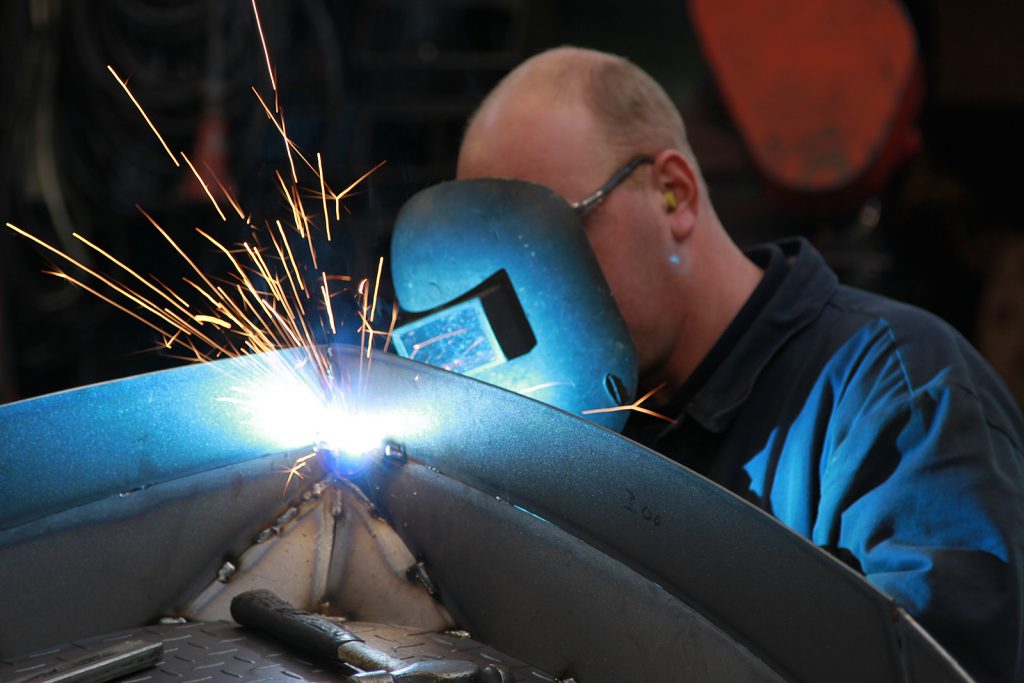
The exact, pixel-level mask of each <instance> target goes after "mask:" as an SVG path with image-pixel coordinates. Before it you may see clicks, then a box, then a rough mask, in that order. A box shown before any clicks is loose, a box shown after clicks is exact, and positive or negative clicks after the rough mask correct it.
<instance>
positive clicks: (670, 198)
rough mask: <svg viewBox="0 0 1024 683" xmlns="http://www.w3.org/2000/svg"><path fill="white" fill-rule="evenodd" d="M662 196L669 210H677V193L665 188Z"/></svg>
mask: <svg viewBox="0 0 1024 683" xmlns="http://www.w3.org/2000/svg"><path fill="white" fill-rule="evenodd" d="M661 196H662V197H664V198H665V204H666V206H667V207H668V210H669V211H675V210H676V195H675V193H674V192H672V190H665V191H664V192H662V193H661Z"/></svg>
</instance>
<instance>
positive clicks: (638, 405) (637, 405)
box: [581, 382, 676, 424]
mask: <svg viewBox="0 0 1024 683" xmlns="http://www.w3.org/2000/svg"><path fill="white" fill-rule="evenodd" d="M667 384H668V382H662V383H661V384H659V385H658V386H656V387H654V388H653V389H651V390H650V391H648V392H647V393H646V394H644V395H643V396H641V397H640V398H638V399H637V400H635V401H633V402H632V403H630V404H629V405H625V406H613V407H611V408H592V409H590V410H584V411H582V413H581V414H582V415H593V414H595V413H614V412H617V411H620V410H632V411H634V412H637V413H643V414H644V415H650V416H651V417H656V418H658V419H659V420H664V421H665V422H668V423H670V424H675V423H676V420H674V419H672V418H671V417H667V416H665V415H662V414H661V413H656V412H654V411H653V410H651V409H650V408H644V407H643V402H644V401H646V400H647V399H649V398H650V397H651V396H654V395H655V394H656V393H658V392H659V391H661V390H662V389H664V388H665V386H666V385H667Z"/></svg>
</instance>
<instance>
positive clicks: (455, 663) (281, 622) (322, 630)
mask: <svg viewBox="0 0 1024 683" xmlns="http://www.w3.org/2000/svg"><path fill="white" fill-rule="evenodd" d="M231 616H232V617H233V618H234V620H235V621H237V622H238V623H239V624H241V625H243V626H248V627H250V628H254V629H257V630H260V631H263V632H265V633H269V634H271V635H273V636H276V637H277V638H280V639H281V640H283V641H284V642H286V643H289V644H291V645H294V646H296V647H298V648H301V649H302V650H305V651H306V652H308V653H310V654H312V655H316V656H319V657H321V658H324V659H330V660H333V661H340V662H342V663H344V664H348V665H350V666H352V667H355V668H357V669H361V670H362V671H363V673H358V674H354V675H352V676H349V677H348V678H347V679H346V683H513V681H514V679H513V678H512V674H511V673H510V672H509V671H508V669H506V668H505V667H503V666H500V665H498V666H495V665H487V666H485V667H484V668H483V669H481V668H480V667H478V666H477V665H476V664H473V663H472V662H467V661H464V660H457V659H441V660H435V661H430V662H417V663H415V664H406V663H405V662H403V661H402V660H400V659H397V658H395V657H392V656H391V655H389V654H388V653H386V652H384V651H382V650H378V649H377V648H375V647H371V646H370V645H367V644H366V643H365V642H364V641H363V640H362V639H361V638H360V637H359V636H357V635H356V634H354V633H352V632H351V631H349V630H347V629H345V628H342V627H341V626H339V625H337V624H336V623H334V622H333V621H330V620H329V619H325V618H324V617H321V616H319V615H316V614H312V613H310V612H307V611H305V610H301V609H299V608H297V607H295V606H293V605H291V604H289V603H288V602H286V601H285V600H282V599H281V598H279V597H278V596H276V595H274V594H273V593H272V592H270V591H268V590H253V591H247V592H245V593H241V594H239V595H236V596H235V598H234V599H233V600H232V601H231Z"/></svg>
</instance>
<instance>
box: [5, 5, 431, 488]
mask: <svg viewBox="0 0 1024 683" xmlns="http://www.w3.org/2000/svg"><path fill="white" fill-rule="evenodd" d="M252 9H253V14H254V16H255V19H256V26H257V30H258V32H259V37H260V42H261V45H262V46H263V53H264V57H265V58H266V64H267V73H268V75H269V77H270V83H271V87H272V89H273V92H274V105H273V110H271V108H270V107H269V106H267V103H266V101H265V100H264V99H263V97H262V96H261V95H260V93H259V92H258V91H257V90H256V88H253V92H254V93H255V94H256V96H257V98H258V99H259V102H260V105H261V106H262V108H263V110H264V111H265V113H266V115H267V117H268V118H269V119H270V120H271V121H272V122H273V124H274V127H275V129H276V130H277V132H278V133H279V134H280V136H281V140H282V142H283V144H284V146H285V149H286V151H287V155H288V162H289V166H290V170H291V178H292V181H291V182H286V181H285V178H284V176H282V174H281V173H280V171H275V176H276V178H277V181H278V183H279V185H280V191H281V195H282V196H283V197H284V201H285V203H286V204H287V207H288V211H289V213H290V217H291V219H290V220H288V219H284V220H282V219H267V220H262V224H263V227H262V228H259V227H258V223H256V222H254V221H253V219H252V214H251V213H249V212H246V210H245V209H244V208H243V207H242V206H241V205H240V204H239V202H238V201H237V199H236V198H235V197H234V196H233V195H232V193H231V192H230V191H229V190H228V188H227V187H226V186H225V185H224V183H222V182H221V181H220V179H219V178H217V177H216V174H215V173H213V171H212V170H211V169H210V167H209V165H205V164H204V165H205V169H206V171H208V172H209V175H208V176H207V177H209V178H212V179H213V181H215V183H216V185H217V187H218V188H219V190H220V192H221V194H222V196H223V197H224V198H226V200H227V202H228V203H229V204H230V205H231V208H232V210H233V211H234V214H235V215H237V217H238V219H239V220H240V221H243V222H244V223H245V225H246V226H247V228H248V229H249V230H250V231H251V233H252V239H251V241H246V242H242V243H240V244H235V245H228V244H225V243H224V242H222V241H221V240H219V239H217V238H216V237H215V236H214V235H213V234H211V233H209V232H207V231H204V230H202V229H200V228H195V230H196V232H197V233H198V234H199V235H201V236H202V237H203V238H204V239H205V240H206V241H208V242H209V243H210V244H211V245H213V247H214V249H215V250H216V251H217V252H219V253H220V254H221V256H222V257H223V259H224V261H223V263H224V265H225V270H226V272H225V273H221V274H218V275H216V276H215V275H213V274H209V273H207V272H205V271H204V270H203V269H201V268H199V267H198V265H197V264H196V262H195V260H193V259H192V258H191V257H190V256H189V255H188V254H187V253H186V252H185V251H184V250H183V249H182V248H181V246H179V244H178V242H177V241H176V240H175V239H174V238H173V237H172V236H171V233H170V232H169V231H168V230H165V229H164V228H163V227H162V226H161V225H160V224H159V223H158V222H157V221H156V220H155V219H154V218H153V217H152V216H151V215H150V214H149V213H147V212H146V211H145V210H144V209H143V208H142V207H138V206H137V207H136V208H138V209H139V211H140V213H141V214H142V215H143V216H144V217H145V219H146V220H147V221H148V223H149V224H150V225H151V226H152V227H153V229H154V230H156V231H157V232H158V233H159V234H160V235H161V237H163V238H164V240H165V241H166V242H167V243H168V244H169V245H170V246H171V248H172V249H173V250H174V252H175V253H176V254H177V255H178V257H180V258H181V259H182V262H183V263H184V264H186V265H187V267H188V269H190V270H191V271H192V273H193V274H188V273H186V275H183V276H181V278H180V282H178V283H177V284H175V283H173V282H172V283H170V284H167V283H164V282H162V281H160V280H158V279H157V278H156V277H154V276H152V275H149V276H146V275H144V274H142V273H140V272H138V271H137V270H135V269H134V268H132V267H131V266H129V265H128V264H127V263H125V262H124V260H122V259H120V258H118V257H116V256H115V255H114V254H112V253H110V252H109V251H107V250H105V249H104V248H102V247H101V246H99V245H98V244H95V243H94V242H92V241H90V240H89V239H87V238H85V237H83V236H82V235H80V234H78V233H73V234H74V237H75V238H76V239H78V240H79V241H81V242H82V243H83V244H85V245H86V246H87V247H88V248H89V249H91V250H92V251H94V252H96V253H98V254H100V255H101V256H102V257H103V258H104V259H105V260H106V262H107V263H109V264H112V265H113V266H114V267H116V269H117V270H118V271H119V272H120V273H121V274H127V276H128V279H127V283H129V284H130V285H131V286H129V284H126V283H125V282H121V281H118V280H116V279H114V278H113V277H112V276H109V275H107V274H105V273H103V272H101V271H100V270H95V269H92V268H90V267H88V266H87V265H85V264H84V263H82V262H81V261H78V260H75V259H74V258H72V257H71V256H69V255H68V254H67V253H65V252H63V251H61V250H59V249H57V248H56V247H54V246H51V245H50V244H48V243H46V242H45V241H44V240H42V239H40V238H38V237H35V236H34V235H32V234H31V233H30V232H28V231H26V230H23V229H22V228H20V227H18V226H16V225H14V224H12V223H6V226H7V228H8V229H10V230H11V231H13V232H15V233H17V234H18V235H20V236H22V237H24V238H26V239H29V240H31V241H32V242H34V243H35V244H37V245H39V246H41V247H43V248H44V249H46V250H47V251H49V252H51V253H52V254H55V255H56V256H58V257H59V258H60V259H62V260H64V261H66V262H67V263H69V264H71V266H72V267H73V268H76V269H78V270H81V271H83V272H84V273H85V274H86V276H88V277H89V278H92V279H94V280H95V281H96V282H95V283H92V284H90V283H89V282H87V281H86V279H82V278H77V277H74V276H72V275H69V274H67V273H65V272H63V271H61V270H49V271H46V272H47V273H48V274H50V275H52V276H54V277H58V278H60V279H63V280H64V281H66V282H68V283H69V284H71V285H72V286H75V287H79V288H81V289H82V290H84V291H86V292H88V293H90V294H92V295H93V296H95V297H97V298H99V299H101V300H103V301H105V302H106V303H108V304H110V305H111V306H114V307H115V308H117V309H118V310H120V311H122V312H124V313H126V314H127V315H130V316H132V317H133V318H134V319H136V320H138V321H139V322H141V323H142V324H144V325H147V326H148V327H150V328H151V329H152V330H154V331H155V332H156V333H157V334H159V335H160V339H161V343H160V347H162V348H163V349H164V350H165V351H177V352H178V354H179V355H172V357H175V358H183V359H185V360H190V361H195V362H206V361H211V360H214V359H217V358H225V357H235V358H240V359H244V361H243V362H242V363H241V364H240V366H233V367H235V370H233V371H232V374H231V376H229V377H226V379H227V380H228V381H227V382H226V383H225V394H226V395H225V396H222V397H220V398H219V399H218V400H223V401H227V402H230V403H235V404H239V405H240V406H241V407H242V408H243V409H244V410H245V411H246V413H247V414H248V415H249V417H250V419H251V425H250V426H249V428H250V429H252V430H255V431H256V432H257V433H260V434H263V435H264V436H265V438H266V440H267V443H268V444H272V445H273V446H274V447H277V448H280V449H281V450H282V451H286V450H287V451H294V450H298V449H300V448H303V447H304V446H306V447H308V446H310V445H311V444H315V445H316V447H315V448H314V450H313V451H312V452H309V453H307V454H306V455H303V456H301V457H299V458H297V459H296V460H295V461H294V462H293V464H292V466H291V467H290V468H288V469H287V470H286V473H287V475H288V476H287V479H286V481H285V491H286V492H287V490H288V487H289V486H290V484H291V482H292V481H293V479H295V478H298V479H302V478H303V473H304V472H305V471H307V470H308V467H309V465H310V461H311V460H312V459H313V458H316V457H318V456H324V455H325V454H329V456H330V458H329V459H330V460H331V461H332V462H333V463H334V464H335V465H336V466H337V467H338V468H339V471H341V472H342V473H345V472H349V471H351V470H352V467H354V465H353V464H352V463H354V462H356V461H358V460H359V459H360V458H364V457H365V455H366V454H367V453H369V452H371V451H373V449H375V448H378V447H379V446H380V444H381V442H382V439H383V438H384V437H385V436H386V435H387V434H388V432H389V429H390V426H391V425H393V424H395V421H394V420H395V417H394V416H384V415H366V414H363V411H361V409H360V405H359V395H360V391H361V388H362V387H364V386H365V381H366V379H367V374H368V372H369V368H370V361H372V355H373V348H374V345H375V344H379V343H380V342H381V338H383V348H384V350H385V351H386V350H387V348H388V344H389V343H390V339H391V334H392V332H393V330H394V326H395V322H396V320H397V313H398V309H397V306H394V307H393V308H392V316H391V321H390V326H389V327H388V328H387V329H386V330H384V329H375V328H374V327H373V323H374V315H375V309H376V307H377V301H378V294H379V288H380V279H381V274H382V272H383V267H384V261H383V258H381V259H380V260H379V262H378V265H377V273H376V280H375V283H374V286H373V293H372V303H371V299H370V292H369V280H368V279H365V278H364V279H362V280H361V281H360V282H361V284H360V287H359V288H358V298H357V299H356V301H357V308H358V309H359V310H358V315H359V318H360V319H361V325H360V328H359V334H360V339H361V348H360V353H359V374H358V377H357V378H356V381H355V382H354V383H353V382H352V378H351V377H349V376H348V375H347V373H346V372H345V371H343V370H342V369H339V368H336V367H335V365H334V364H333V363H332V360H331V358H330V357H329V353H330V352H329V350H327V349H326V348H325V347H322V346H320V345H319V344H318V343H317V341H316V337H315V336H314V334H313V329H316V323H312V327H311V323H309V322H307V308H306V306H305V305H304V303H303V300H305V301H307V302H308V301H309V300H310V298H311V292H310V289H311V284H312V283H314V281H316V280H319V281H320V283H321V284H320V285H319V289H320V293H321V296H322V298H323V302H324V309H325V312H326V316H327V321H326V325H325V323H324V321H322V320H321V321H319V326H320V329H323V330H325V331H326V329H330V333H331V334H337V328H338V321H337V320H336V319H335V310H334V304H333V302H332V298H333V297H334V296H336V295H339V294H341V293H343V292H346V291H347V288H348V286H349V285H340V286H336V288H335V291H332V290H331V287H330V285H329V282H331V281H335V282H343V283H349V282H352V277H351V276H350V275H338V274H328V273H327V272H326V271H325V270H321V269H320V268H319V265H318V263H317V254H316V249H315V247H314V235H313V233H314V229H315V228H316V226H315V225H314V224H313V223H312V222H311V221H310V217H309V214H308V213H307V210H306V207H305V206H304V199H303V194H304V192H305V190H300V187H299V175H298V172H297V168H296V165H295V161H294V159H293V153H294V154H295V155H296V156H298V157H299V158H300V159H301V160H302V161H303V163H304V164H305V166H306V167H307V168H308V169H309V171H310V172H311V174H312V175H315V177H316V184H317V185H318V186H319V191H318V192H315V193H314V195H313V196H314V197H315V199H316V201H317V203H318V204H319V205H320V209H321V210H322V211H323V216H324V225H323V231H324V232H325V233H326V238H327V239H328V240H330V237H331V235H330V231H331V224H330V221H331V219H330V212H329V208H328V203H329V202H334V205H335V214H336V220H340V206H341V200H342V199H343V198H344V197H346V196H348V195H349V194H350V193H351V192H352V191H353V189H354V188H356V187H357V186H358V185H359V183H361V182H362V181H364V180H365V179H366V178H367V177H368V176H369V175H370V174H371V173H373V172H374V171H376V170H377V169H378V168H380V167H381V165H383V163H384V162H381V164H378V165H376V166H374V167H373V168H372V169H371V170H370V171H367V172H366V173H364V174H363V175H362V176H361V177H360V178H359V179H357V180H356V181H355V182H353V183H351V184H349V185H348V186H347V187H346V188H345V189H344V190H342V191H341V192H335V191H334V190H332V189H331V185H330V184H329V183H328V181H327V178H326V175H325V173H324V168H323V158H322V156H321V154H319V153H317V154H316V165H315V166H314V165H313V164H312V163H311V162H310V160H309V159H308V158H307V157H306V156H305V155H304V154H302V152H301V151H300V150H299V148H298V146H297V145H296V144H295V143H294V142H293V141H292V140H291V139H289V137H288V132H287V127H286V124H285V119H284V114H283V112H282V111H281V107H280V102H279V97H278V83H277V79H276V78H275V75H274V68H273V65H272V63H271V59H270V52H269V50H268V48H267V41H266V37H265V35H264V32H263V27H262V24H261V22H260V16H259V10H258V7H257V3H256V0H253V2H252ZM107 69H108V70H109V71H110V73H111V74H112V75H113V76H114V78H115V79H116V80H117V82H118V84H119V85H120V86H121V88H122V89H123V90H124V91H125V93H126V94H127V95H128V97H129V99H130V100H131V101H132V103H133V104H134V105H135V107H136V108H137V109H138V111H139V113H140V114H141V115H142V117H143V119H144V120H145V121H146V123H147V124H148V125H149V127H150V129H151V130H152V131H153V133H154V134H155V136H156V138H157V140H158V141H159V142H160V145H161V146H162V147H163V148H164V150H166V152H167V154H168V156H170V158H171V161H172V162H173V163H174V165H175V167H177V168H182V166H181V163H180V162H179V160H178V158H177V157H176V156H175V155H174V153H173V152H172V151H171V149H170V147H169V146H168V145H167V142H166V141H165V140H164V138H163V136H162V135H161V134H160V131H159V130H158V129H157V126H156V125H155V124H154V123H153V120H152V119H151V118H150V117H149V116H148V115H147V114H146V112H145V111H144V109H143V108H142V105H141V104H140V103H139V101H138V100H137V99H136V98H135V96H134V95H133V94H132V92H131V91H130V89H129V88H128V84H127V81H126V80H125V79H122V78H121V76H119V75H118V73H117V72H116V71H115V70H114V68H113V66H109V65H108V67H107ZM180 156H181V159H183V160H184V161H185V164H186V165H187V167H188V169H189V171H188V172H190V173H191V174H192V175H193V176H194V177H195V179H196V180H197V181H198V182H199V183H200V185H201V186H202V188H203V190H204V192H205V193H206V196H207V198H208V199H209V201H210V204H211V205H212V206H213V207H214V209H215V210H216V211H217V214H218V215H219V216H220V218H221V220H222V221H224V222H227V221H228V216H227V215H226V214H225V212H224V211H223V210H222V209H221V206H220V204H219V202H218V201H217V198H216V196H215V194H214V191H213V189H211V186H210V184H208V183H207V182H206V180H204V178H203V176H202V175H201V174H200V173H199V171H198V169H197V168H196V165H195V164H193V162H192V159H190V158H189V157H188V155H186V154H185V153H184V152H181V154H180ZM188 172H186V171H184V169H182V173H185V174H186V177H187V174H188ZM307 199H308V197H307ZM261 237H262V239H261ZM267 239H269V240H270V244H269V245H267V244H266V242H267ZM294 239H298V240H300V241H302V242H305V245H306V248H307V249H308V253H309V257H310V261H311V262H312V271H309V270H308V269H307V268H304V267H303V263H302V261H301V260H300V259H299V258H297V253H296V251H295V249H294V248H293V244H292V242H293V240H294ZM299 255H301V254H299ZM97 283H98V284H97ZM349 294H350V295H352V296H355V293H352V292H349ZM364 360H365V361H366V362H365V363H364ZM238 367H241V368H242V370H238ZM402 421H403V424H412V423H414V422H415V420H414V419H413V420H410V418H409V417H408V416H405V417H403V418H402ZM342 461H344V463H345V464H339V463H342Z"/></svg>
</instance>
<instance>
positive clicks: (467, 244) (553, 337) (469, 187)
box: [391, 178, 637, 431]
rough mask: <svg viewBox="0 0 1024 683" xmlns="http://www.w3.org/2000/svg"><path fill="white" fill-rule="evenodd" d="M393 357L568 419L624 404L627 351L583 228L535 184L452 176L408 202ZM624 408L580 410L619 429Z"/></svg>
mask: <svg viewBox="0 0 1024 683" xmlns="http://www.w3.org/2000/svg"><path fill="white" fill-rule="evenodd" d="M391 268H392V275H393V277H394V284H395V294H396V296H397V298H398V304H399V306H400V307H401V309H402V311H403V324H402V325H401V326H400V327H398V328H396V329H395V332H394V334H393V336H392V341H393V343H394V345H395V349H396V351H397V352H398V354H399V355H402V356H405V357H406V358H411V359H413V360H418V361H422V362H425V363H429V364H431V365H436V366H439V367H442V368H445V369H447V370H451V371H454V372H459V373H461V374H465V375H470V376H472V377H475V378H477V379H480V380H483V381H485V382H488V383H490V384H495V385H498V386H500V387H504V388H505V389H510V390H512V391H515V392H517V393H520V394H524V395H526V396H530V397H532V398H535V399H537V400H539V401H543V402H545V403H548V404H550V405H553V406H555V407H557V408H561V409H563V410H565V411H568V412H570V413H575V414H577V415H581V414H584V411H590V410H595V409H602V408H611V407H615V406H620V405H625V404H628V403H629V402H630V401H632V399H633V394H634V392H635V391H636V382H637V368H636V351H635V349H634V348H633V343H632V341H631V340H630V337H629V332H628V330H627V329H626V324H625V323H624V322H623V320H622V316H621V314H620V313H619V310H618V308H617V307H616V305H615V301H614V299H612V295H611V291H610V290H609V288H608V283H607V282H606V281H605V279H604V276H603V274H602V273H601V269H600V266H599V265H598V263H597V259H596V257H595V256H594V253H593V251H591V249H590V245H589V243H588V242H587V238H586V235H584V233H583V226H582V225H581V223H580V220H579V218H578V217H577V216H576V214H575V212H574V211H573V210H572V207H570V206H569V204H568V203H567V202H566V201H565V200H564V199H562V198H561V197H560V196H558V195H557V194H555V193H554V192H552V191H551V190H549V189H548V188H546V187H543V186H541V185H536V184H534V183H528V182H524V181H520V180H498V179H489V178H482V179H472V180H456V181H451V182H446V183H441V184H440V185H435V186H433V187H430V188H427V189H426V190H423V191H422V192H419V193H418V194H416V195H415V196H413V197H412V198H411V199H410V200H409V201H408V202H407V203H406V204H405V206H404V207H402V210H401V212H400V213H399V215H398V219H397V221H396V223H395V228H394V234H393V237H392V242H391ZM627 416H628V415H627V411H613V412H598V413H587V414H586V415H585V417H586V418H587V419H589V420H591V421H593V422H596V423H598V424H600V425H602V426H605V427H608V428H609V429H614V430H616V431H618V430H621V429H622V426H623V425H624V424H625V421H626V418H627Z"/></svg>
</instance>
